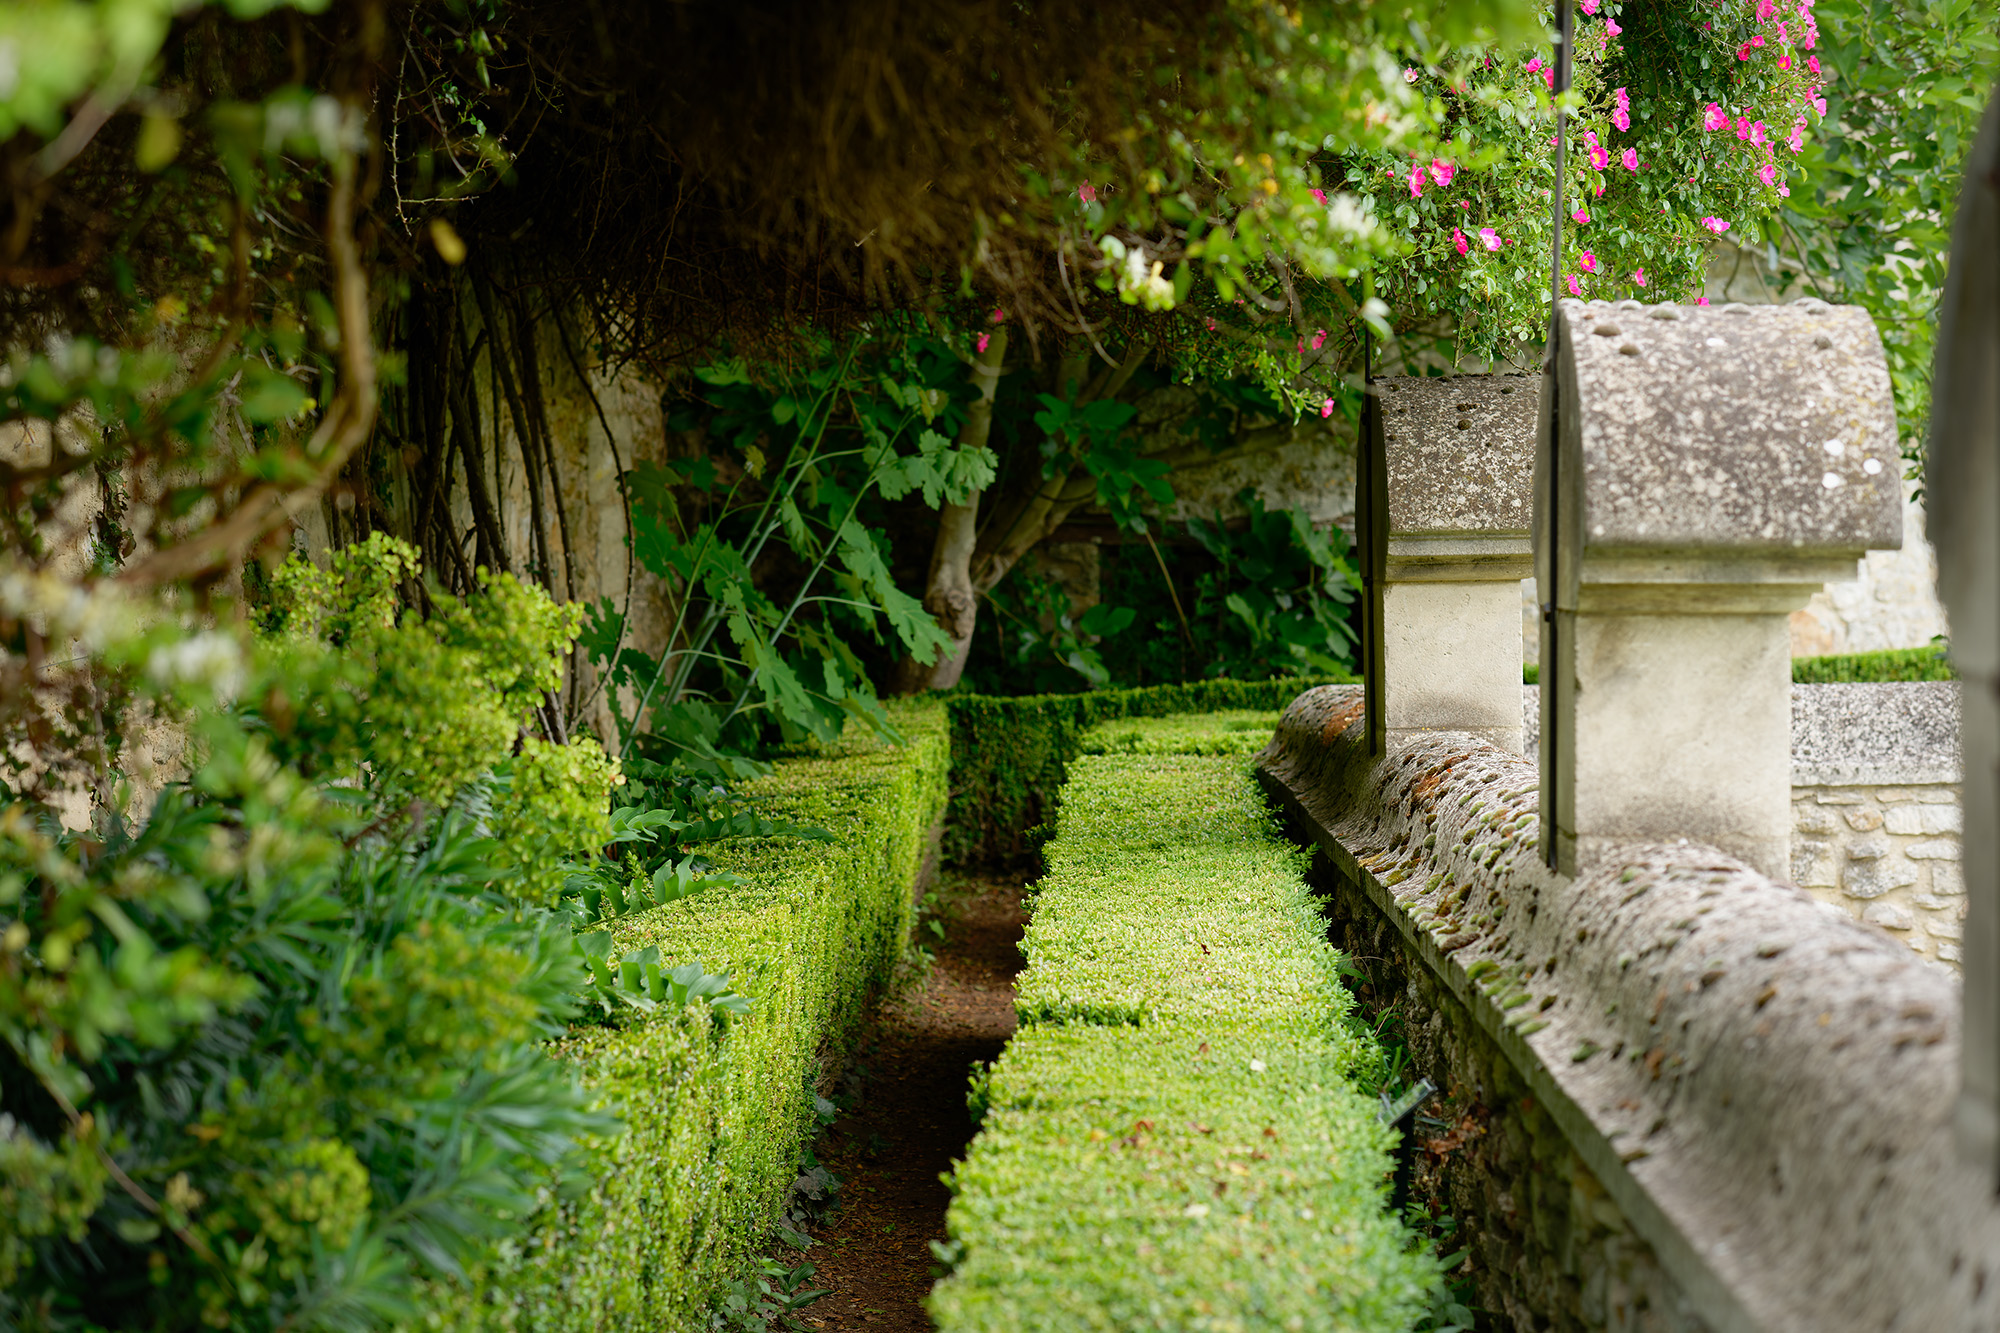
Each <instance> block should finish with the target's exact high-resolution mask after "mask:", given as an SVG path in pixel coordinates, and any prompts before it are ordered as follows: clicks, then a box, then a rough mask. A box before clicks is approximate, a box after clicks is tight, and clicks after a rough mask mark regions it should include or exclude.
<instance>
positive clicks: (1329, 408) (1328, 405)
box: [1319, 398, 1333, 421]
mask: <svg viewBox="0 0 2000 1333" xmlns="http://www.w3.org/2000/svg"><path fill="white" fill-rule="evenodd" d="M1332 415H1333V399H1331V398H1329V399H1327V400H1326V401H1325V402H1323V403H1321V404H1320V405H1319V419H1320V420H1321V421H1324V420H1326V419H1327V418H1328V417H1330V416H1332Z"/></svg>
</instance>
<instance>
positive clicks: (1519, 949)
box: [1258, 686, 2000, 1333]
mask: <svg viewBox="0 0 2000 1333" xmlns="http://www.w3.org/2000/svg"><path fill="white" fill-rule="evenodd" d="M1361 709H1362V701H1361V693H1360V691H1359V689H1357V688H1355V687H1351V686H1348V687H1339V686H1335V687H1326V688H1322V689H1317V690H1312V691H1309V692H1307V693H1306V694H1304V695H1301V696H1300V697H1299V698H1298V699H1297V700H1296V701H1294V702H1293V704H1292V705H1291V707H1290V708H1288V709H1287V710H1286V712H1285V715H1284V718H1283V720H1282V721H1281V723H1280V725H1279V728H1278V731H1277V734H1276V736H1275V737H1274V739H1273V741H1272V743H1271V745H1270V746H1269V747H1267V748H1266V749H1265V750H1264V752H1263V753H1262V754H1261V755H1260V756H1259V757H1258V768H1259V772H1260V775H1261V776H1262V777H1263V779H1264V781H1265V783H1266V786H1267V788H1268V789H1269V790H1270V791H1271V793H1272V795H1273V797H1274V798H1275V799H1276V800H1277V801H1278V802H1279V804H1280V805H1281V806H1282V807H1283V808H1284V810H1285V812H1286V813H1287V814H1288V815H1289V816H1290V817H1291V819H1292V820H1293V821H1294V823H1293V826H1294V830H1295V832H1296V833H1297V834H1298V836H1300V837H1302V838H1306V839H1310V840H1311V841H1312V842H1314V843H1316V844H1317V845H1318V846H1319V847H1320V848H1321V849H1322V850H1323V851H1324V853H1325V854H1326V855H1327V856H1328V857H1329V858H1330V859H1331V860H1332V861H1333V862H1334V864H1335V866H1336V867H1337V868H1338V869H1339V870H1340V871H1341V873H1343V874H1346V875H1348V876H1349V877H1351V878H1353V879H1354V880H1355V881H1356V882H1358V883H1359V884H1360V885H1361V886H1362V888H1363V890H1364V892H1365V893H1366V894H1367V895H1368V896H1369V898H1370V899H1371V900H1372V901H1373V902H1374V904H1375V906H1376V908H1377V909H1378V910H1380V911H1381V912H1382V913H1383V914H1384V916H1385V917H1387V918H1388V919H1389V920H1390V921H1391V922H1392V923H1393V924H1394V926H1395V927H1396V929H1397V930H1398V931H1399V932H1400V933H1401V935H1402V936H1403V937H1404V939H1405V941H1406V942H1407V944H1408V946H1409V948H1410V950H1411V952H1412V953H1413V954H1415V955H1416V956H1418V957H1420V958H1421V959H1422V960H1423V962H1424V963H1425V965H1426V966H1427V967H1429V968H1430V969H1431V971H1432V972H1433V973H1434V974H1435V975H1436V976H1437V977H1438V978H1439V979H1440V981H1441V982H1442V983H1443V984H1444V985H1445V986H1447V987H1448V988H1449V989H1450V990H1451V991H1452V992H1453V993H1454V994H1455V995H1456V996H1457V997H1458V999H1459V1000H1460V1001H1461V1002H1462V1003H1464V1004H1465V1005H1466V1008H1467V1010H1468V1012H1469V1013H1471V1014H1472V1015H1474V1016H1475V1020H1476V1021H1477V1022H1478V1023H1479V1024H1480V1026H1481V1027H1482V1028H1484V1029H1486V1030H1487V1031H1488V1032H1489V1033H1490V1034H1491V1036H1492V1037H1493V1039H1494V1040H1495V1041H1496V1042H1497V1043H1498V1044H1499V1046H1500V1048H1501V1049H1502V1050H1503V1051H1504V1052H1505V1053H1506V1054H1507V1056H1508V1058H1509V1060H1510V1061H1511V1062H1513V1063H1514V1065H1515V1066H1516V1067H1517V1068H1518V1069H1519V1070H1520V1071H1521V1073H1522V1075H1523V1077H1524V1078H1525V1079H1526V1080H1527V1082H1528V1083H1529V1086H1530V1087H1532V1088H1533V1089H1534V1090H1535V1094H1536V1096H1537V1097H1538V1098H1539V1099H1541V1100H1542V1103H1543V1105H1544V1106H1545V1108H1546V1109H1548V1110H1549V1112H1550V1113H1551V1114H1552V1115H1553V1117H1554V1118H1555V1120H1556V1121H1557V1123H1558V1124H1559V1125H1560V1126H1561V1128H1562V1131H1563V1133H1564V1135H1565V1136H1566V1137H1567V1138H1568V1139H1569V1141H1570V1144H1571V1146H1572V1147H1573V1148H1574V1149H1575V1150H1576V1152H1577V1153H1578V1155H1579V1156H1580V1157H1581V1158H1582V1159H1583V1160H1584V1161H1585V1163H1586V1164H1587V1165H1588V1166H1589V1167H1590V1169H1591V1170H1592V1172H1594V1173H1595V1174H1596V1175H1597V1177H1598V1179H1599V1180H1600V1182H1601V1183H1602V1184H1603V1185H1604V1187H1605V1188H1606V1190H1607V1191H1608V1193H1609V1194H1610V1196H1611V1198H1612V1199H1613V1200H1614V1201H1615V1202H1616V1204H1617V1206H1618V1207H1619V1209H1620V1210H1621V1211H1622V1212H1623V1214H1624V1215H1625V1217H1626V1219H1627V1220H1628V1221H1629V1223H1630V1224H1631V1226H1632V1229H1633V1230H1634V1231H1635V1232H1636V1233H1637V1234H1638V1235H1639V1236H1641V1237H1642V1238H1643V1239H1644V1240H1645V1241H1646V1242H1647V1243H1648V1244H1649V1245H1650V1246H1651V1247H1652V1248H1653V1250H1654V1252H1655V1254H1656V1256H1657V1258H1658V1260H1659V1262H1660V1264H1661V1266H1662V1267H1663V1268H1664V1269H1665V1270H1666V1272H1667V1273H1668V1274H1669V1275H1670V1276H1671V1277H1672V1279H1673V1280H1674V1281H1675V1282H1676V1283H1677V1284H1678V1285H1679V1287H1680V1288H1681V1292H1682V1294H1683V1296H1684V1297H1685V1298H1686V1299H1687V1301H1688V1302H1689V1303H1690V1304H1691V1305H1692V1306H1693V1308H1694V1309H1695V1310H1696V1311H1698V1312H1699V1314H1700V1315H1701V1317H1702V1318H1703V1319H1704V1320H1706V1321H1707V1323H1708V1324H1709V1325H1710V1326H1711V1327H1713V1328H1714V1329H1716V1330H1718V1331H1719V1333H1739V1331H1740V1333H1748V1331H1749V1330H1768V1331H1769V1333H1780V1331H1789V1330H1797V1331H1798V1333H1829V1331H1830V1330H1841V1329H1870V1330H1876V1329H1880V1330H1888V1329H1897V1330H1913V1331H1914V1330H1925V1331H1926V1333H1945V1331H1947V1330H1968V1331H1970V1330H1974V1329H1980V1330H1989V1331H1990V1330H1991V1329H1993V1328H1996V1327H2000V1215H1996V1211H1995V1209H1994V1207H1993V1201H1992V1200H1991V1198H1990V1197H1989V1196H1988V1192H1987V1191H1985V1190H1984V1189H1982V1188H1981V1185H1980V1182H1979V1181H1978V1180H1977V1179H1976V1178H1975V1177H1974V1176H1973V1175H1972V1173H1968V1172H1966V1171H1965V1170H1964V1169H1963V1166H1962V1164H1961V1162H1960V1160H1959V1158H1958V1155H1957V1152H1956V1149H1955V1146H1954V1143H1953V1139H1952V1134H1951V1118H1952V1111H1953V1105H1954V1098H1955V1097H1956V1095H1957V1087H1958V1073H1957V1062H1958V1046H1959V1019H1960V1008H1959V993H1958V987H1957V985H1956V984H1955V983H1954V982H1953V980H1952V978H1951V977H1950V976H1949V975H1948V974H1946V973H1945V972H1944V971H1943V970H1942V969H1939V968H1937V967H1934V966H1931V965H1929V964H1926V963H1925V962H1923V961H1922V960H1921V959H1919V958H1918V957H1917V956H1916V955H1915V954H1914V953H1912V951H1911V950H1910V949H1909V948H1907V947H1906V946H1904V945H1902V944H1899V943H1897V942H1896V941H1895V940H1893V939H1891V938H1889V937H1888V936H1887V935H1885V934H1883V933H1882V932H1879V931H1875V930H1872V929H1869V928H1867V927H1864V926H1862V925H1861V924H1859V923H1857V922H1854V921H1851V920H1847V919H1844V918H1842V917H1840V916H1837V915H1834V914H1831V913H1828V912H1826V911H1824V910H1823V909H1822V908H1820V907H1819V906H1818V905H1817V904H1816V903H1815V902H1814V900H1813V899H1812V898H1811V897H1810V896H1809V895H1808V894H1806V893H1805V892H1804V891H1803V890H1801V889H1798V888H1795V887H1793V886H1791V885H1787V884H1781V883H1777V882H1775V881H1772V880H1769V879H1766V878H1764V877H1763V876H1760V875H1758V874H1756V873H1754V872H1753V871H1751V870H1749V869H1748V868H1746V867H1745V866H1743V865H1742V864H1741V863H1740V862H1737V861H1734V860H1732V859H1730V858H1729V857H1727V856H1724V855H1723V854H1721V853H1720V852H1717V851H1715V850H1713V849H1711V848H1706V847H1701V846H1698V845H1692V844H1687V843H1680V844H1678V845H1671V846H1668V845H1652V846H1637V847H1631V848H1626V849H1621V850H1620V852H1619V853H1618V854H1617V855H1614V856H1611V857H1609V858H1608V859H1606V860H1605V861H1603V862H1602V863H1600V864H1599V865H1598V866H1596V867H1595V868H1594V869H1592V870H1591V871H1590V872H1589V873H1587V874H1585V875H1583V876H1580V877H1578V878H1575V879H1571V878H1568V877H1566V876H1561V875H1558V874H1556V873H1554V872H1552V871H1551V870H1549V869H1548V868H1547V867H1546V866H1545V865H1544V864H1543V863H1542V861H1541V858H1540V856H1539V854H1538V851H1537V846H1538V840H1539V837H1540V819H1539V811H1538V806H1539V799H1538V795H1537V792H1538V774H1537V771H1536V769H1535V767H1534V765H1532V764H1530V763H1529V762H1527V761H1525V760H1523V759H1521V758H1520V757H1518V756H1516V755H1513V754H1509V753H1507V752H1505V751H1502V750H1498V749H1496V748H1494V747H1492V746H1490V745H1487V744H1485V743H1484V742H1481V741H1478V740H1477V739H1475V738H1473V737H1470V736H1467V735H1463V734H1457V733H1450V732H1439V733H1435V734H1432V735H1428V736H1421V737H1416V738H1405V739H1402V740H1399V741H1396V742H1394V743H1392V744H1391V745H1390V746H1389V749H1388V753H1387V754H1386V755H1385V756H1384V757H1382V758H1380V759H1376V760H1371V759H1369V758H1368V756H1367V754H1366V747H1365V744H1364V743H1363V738H1362V735H1361V732H1362V728H1361V727H1360V726H1358V725H1355V723H1356V720H1357V719H1358V718H1359V717H1360V714H1361Z"/></svg>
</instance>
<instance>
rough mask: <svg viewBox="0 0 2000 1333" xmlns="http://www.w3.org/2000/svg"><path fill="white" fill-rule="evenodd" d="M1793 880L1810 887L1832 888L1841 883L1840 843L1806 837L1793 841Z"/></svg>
mask: <svg viewBox="0 0 2000 1333" xmlns="http://www.w3.org/2000/svg"><path fill="white" fill-rule="evenodd" d="M1792 882H1793V883H1795V884H1798V885H1800V886H1802V887H1804V888H1808V889H1816V888H1825V889H1830V888H1833V887H1834V886H1835V885H1837V884H1839V883H1840V848H1839V845H1838V844H1836V843H1830V842H1820V841H1816V840H1811V839H1806V838H1800V839H1797V840H1795V841H1794V842H1793V843H1792Z"/></svg>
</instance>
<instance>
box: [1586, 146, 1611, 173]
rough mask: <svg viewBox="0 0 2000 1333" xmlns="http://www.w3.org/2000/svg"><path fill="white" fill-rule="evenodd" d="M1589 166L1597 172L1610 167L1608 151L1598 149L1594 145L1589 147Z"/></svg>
mask: <svg viewBox="0 0 2000 1333" xmlns="http://www.w3.org/2000/svg"><path fill="white" fill-rule="evenodd" d="M1590 165H1591V166H1593V167H1595V168H1596V169H1597V170H1599V171H1603V170H1604V169H1605V168H1606V167H1608V166H1610V165H1611V153H1610V150H1608V149H1604V148H1599V147H1597V146H1596V145H1595V144H1593V145H1591V149H1590Z"/></svg>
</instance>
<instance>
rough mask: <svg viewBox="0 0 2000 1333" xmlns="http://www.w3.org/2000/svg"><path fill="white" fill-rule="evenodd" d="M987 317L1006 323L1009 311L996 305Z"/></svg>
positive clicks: (999, 322) (996, 322)
mask: <svg viewBox="0 0 2000 1333" xmlns="http://www.w3.org/2000/svg"><path fill="white" fill-rule="evenodd" d="M986 318H988V319H990V320H992V321H993V322H994V323H995V324H1005V323H1006V322H1007V312H1006V311H1004V310H1002V309H1001V308H1000V307H999V306H997V305H996V306H994V307H993V313H992V314H990V315H988V316H987V317H986Z"/></svg>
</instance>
